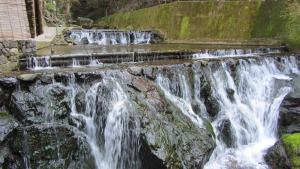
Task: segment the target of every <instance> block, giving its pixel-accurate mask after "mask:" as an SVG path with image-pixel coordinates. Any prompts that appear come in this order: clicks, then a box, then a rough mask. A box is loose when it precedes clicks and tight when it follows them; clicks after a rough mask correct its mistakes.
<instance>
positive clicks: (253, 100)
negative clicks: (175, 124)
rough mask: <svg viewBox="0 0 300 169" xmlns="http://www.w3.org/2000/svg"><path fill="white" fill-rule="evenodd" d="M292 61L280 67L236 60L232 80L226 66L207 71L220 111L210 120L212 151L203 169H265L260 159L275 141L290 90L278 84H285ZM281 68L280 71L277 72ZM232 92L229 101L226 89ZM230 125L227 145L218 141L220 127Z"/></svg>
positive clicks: (270, 62) (292, 69)
mask: <svg viewBox="0 0 300 169" xmlns="http://www.w3.org/2000/svg"><path fill="white" fill-rule="evenodd" d="M295 65H296V62H295V58H294V57H289V58H288V57H286V58H284V59H283V61H282V63H281V65H279V67H278V65H276V63H275V60H274V59H270V58H265V59H262V60H261V61H257V60H249V62H248V61H245V60H240V63H239V66H238V68H237V71H236V73H237V75H236V77H232V76H231V71H230V69H229V67H228V65H226V64H224V63H222V64H221V65H220V67H219V68H217V69H215V70H213V69H211V68H210V69H209V71H208V75H209V77H211V79H210V81H211V84H212V86H213V87H212V89H213V96H214V97H216V98H217V100H218V103H219V104H220V105H221V106H220V109H221V110H220V112H219V114H218V115H217V117H216V119H215V120H213V126H214V128H215V132H216V135H217V136H219V137H218V139H217V148H216V149H215V151H214V153H213V155H212V156H211V158H210V161H209V162H208V163H207V164H206V166H205V168H206V169H215V168H257V169H264V168H268V166H267V165H266V164H265V162H264V159H263V156H264V154H265V153H266V150H267V149H268V148H269V147H271V146H272V145H273V144H274V143H275V142H276V140H277V120H278V113H279V112H278V108H279V106H280V104H281V102H282V100H283V98H284V96H285V95H287V94H288V93H289V91H290V90H292V88H291V87H288V86H286V85H282V84H281V83H280V84H281V85H280V84H279V83H278V81H289V80H291V78H290V77H289V76H287V74H290V73H299V70H298V69H295ZM280 68H281V69H280ZM228 88H230V89H233V90H234V98H233V100H230V98H228V93H227V92H226V89H228ZM226 122H227V123H228V122H229V124H230V126H229V130H230V133H231V134H230V136H227V137H229V138H227V139H230V142H231V144H230V145H226V143H225V140H224V139H222V138H221V137H220V136H221V131H222V124H224V123H226Z"/></svg>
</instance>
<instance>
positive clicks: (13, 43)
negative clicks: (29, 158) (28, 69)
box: [9, 40, 18, 48]
mask: <svg viewBox="0 0 300 169" xmlns="http://www.w3.org/2000/svg"><path fill="white" fill-rule="evenodd" d="M9 48H18V41H15V40H11V41H9Z"/></svg>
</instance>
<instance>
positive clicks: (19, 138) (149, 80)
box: [0, 62, 216, 168]
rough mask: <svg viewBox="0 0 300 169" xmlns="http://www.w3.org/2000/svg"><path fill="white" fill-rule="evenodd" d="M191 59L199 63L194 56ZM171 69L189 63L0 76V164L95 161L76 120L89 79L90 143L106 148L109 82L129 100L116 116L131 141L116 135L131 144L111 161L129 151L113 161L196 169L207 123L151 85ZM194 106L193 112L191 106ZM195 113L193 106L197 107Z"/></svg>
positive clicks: (208, 145) (208, 149) (205, 145)
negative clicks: (92, 115)
mask: <svg viewBox="0 0 300 169" xmlns="http://www.w3.org/2000/svg"><path fill="white" fill-rule="evenodd" d="M197 64H198V65H199V66H200V67H201V63H200V62H199V63H197ZM200 67H199V68H200ZM177 69H185V70H192V69H191V67H185V66H183V65H178V66H170V67H166V68H164V67H144V68H141V67H131V68H129V69H128V70H117V71H103V72H97V73H93V72H91V73H62V74H55V75H53V74H52V75H51V74H47V75H46V74H45V75H38V76H37V75H34V74H33V75H22V76H18V77H17V78H4V79H1V80H0V83H1V93H0V94H1V96H2V97H1V106H2V112H3V113H1V117H0V124H1V128H2V129H3V130H1V133H0V134H1V135H0V136H1V144H0V147H1V152H3V153H1V158H0V159H1V160H0V162H1V163H0V164H1V167H3V168H24V167H31V168H38V167H46V166H47V167H50V168H59V167H63V168H72V167H74V166H76V168H96V167H98V168H99V166H97V160H95V159H94V155H95V154H94V151H93V148H94V147H91V144H90V142H89V138H90V137H91V135H89V134H88V129H87V128H88V127H87V126H88V124H87V121H85V120H84V119H85V118H88V117H90V116H89V115H87V114H86V113H87V110H92V109H91V108H92V107H91V103H90V99H89V98H90V97H91V96H90V95H89V94H88V93H89V90H90V88H93V86H96V89H97V90H96V91H97V92H96V93H94V95H93V97H96V100H95V101H96V102H97V104H96V105H95V106H96V107H93V108H94V109H95V111H96V112H95V113H96V117H95V119H94V120H95V121H94V122H95V127H97V128H98V129H97V130H99V131H97V132H96V133H94V134H97V135H99V136H97V137H98V141H97V142H98V143H97V144H98V148H99V149H100V151H101V150H102V149H106V144H104V143H106V142H107V139H108V138H107V134H108V133H106V132H105V131H106V130H107V127H108V125H109V124H108V123H109V120H110V119H109V118H111V116H110V115H111V112H112V111H113V110H111V109H112V106H113V105H112V102H113V100H114V99H113V98H115V96H114V95H115V94H116V93H115V91H116V90H117V89H118V87H117V86H115V84H116V83H117V84H120V86H121V88H122V91H123V92H124V93H123V94H122V95H121V96H124V97H125V96H126V97H128V104H129V105H131V106H130V107H131V109H128V110H127V108H126V106H125V107H124V109H125V108H126V110H127V111H125V112H124V113H128V117H126V118H125V117H119V118H125V119H123V120H124V121H123V123H127V125H126V126H127V127H128V129H129V130H127V129H125V128H123V132H124V133H125V135H124V134H121V137H122V138H123V139H125V140H127V139H129V138H127V136H126V135H127V134H128V136H129V135H130V137H133V134H134V133H135V132H137V134H138V137H137V142H135V144H136V145H131V143H132V140H130V139H129V140H127V141H128V144H126V142H127V141H125V142H124V140H123V143H122V144H124V146H125V145H127V146H129V147H132V146H133V147H132V149H133V150H134V151H136V153H137V154H136V153H135V152H131V150H126V151H128V152H127V153H125V154H123V153H124V152H123V153H122V152H121V154H122V155H121V157H120V158H119V159H118V160H121V161H122V158H123V157H122V156H125V157H128V156H127V155H128V153H129V154H130V153H133V157H135V156H136V158H135V159H123V160H124V161H125V162H124V163H120V164H122V165H123V164H124V166H127V167H128V166H134V167H133V168H174V167H175V168H182V167H187V168H203V166H204V164H205V163H206V162H207V161H208V159H209V157H210V155H211V153H212V151H213V150H214V148H215V146H216V143H215V136H214V132H213V129H212V128H211V125H210V122H209V121H207V120H205V119H203V124H202V120H200V119H198V120H199V122H201V123H198V122H196V123H195V122H194V121H193V120H194V119H193V118H190V117H188V116H186V115H184V114H183V113H182V111H183V110H182V109H180V106H178V105H176V104H174V102H172V101H170V100H169V99H167V98H166V96H165V93H164V91H162V89H161V87H160V86H159V85H158V84H157V78H158V74H159V73H162V72H165V73H164V75H165V76H166V77H172V76H173V77H174V78H175V74H173V73H172V72H173V71H175V70H177ZM199 70H200V69H199ZM187 76H189V75H187ZM187 78H189V77H187ZM191 78H193V77H191ZM97 85H99V86H97ZM172 90H174V89H172ZM182 90H183V89H182ZM100 91H101V92H100ZM99 92H100V93H99ZM174 92H175V90H174ZM178 92H182V91H180V90H178V91H177V93H178ZM101 93H102V94H101ZM117 98H118V97H117ZM117 98H116V99H117ZM117 100H118V99H117ZM117 103H119V102H117ZM117 103H115V104H117ZM122 107H123V106H122V105H121V107H119V108H122ZM194 107H195V111H196V107H197V105H195V106H194ZM122 109H123V108H122ZM197 112H198V113H201V112H200V110H199V109H198V110H197ZM75 114H76V115H75ZM126 119H127V120H126ZM123 123H122V125H123ZM122 125H121V126H120V127H121V128H122ZM136 127H137V128H138V130H135V129H134V128H136ZM117 131H119V130H117ZM132 132H134V133H132ZM126 133H127V134H126ZM110 134H114V133H111V132H110ZM134 135H135V134H134ZM105 140H106V141H105ZM129 143H130V145H129ZM103 144H104V145H103ZM108 156H109V155H108ZM128 160H132V161H136V164H134V165H133V164H130V162H129V161H128ZM126 161H127V162H126ZM137 164H138V165H137ZM138 166H139V167H138ZM121 168H122V167H121ZM124 168H126V167H124Z"/></svg>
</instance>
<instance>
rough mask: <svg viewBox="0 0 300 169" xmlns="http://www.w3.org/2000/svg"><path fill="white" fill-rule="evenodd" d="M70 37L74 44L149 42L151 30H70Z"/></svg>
mask: <svg viewBox="0 0 300 169" xmlns="http://www.w3.org/2000/svg"><path fill="white" fill-rule="evenodd" d="M70 39H72V40H73V42H74V43H75V44H78V45H82V44H97V45H117V44H121V45H128V44H131V43H134V44H149V43H150V39H151V32H146V31H102V30H82V31H71V34H70Z"/></svg>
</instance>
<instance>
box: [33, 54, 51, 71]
mask: <svg viewBox="0 0 300 169" xmlns="http://www.w3.org/2000/svg"><path fill="white" fill-rule="evenodd" d="M27 68H30V69H34V70H40V69H51V68H52V64H51V57H50V56H44V57H34V56H28V57H27Z"/></svg>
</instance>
